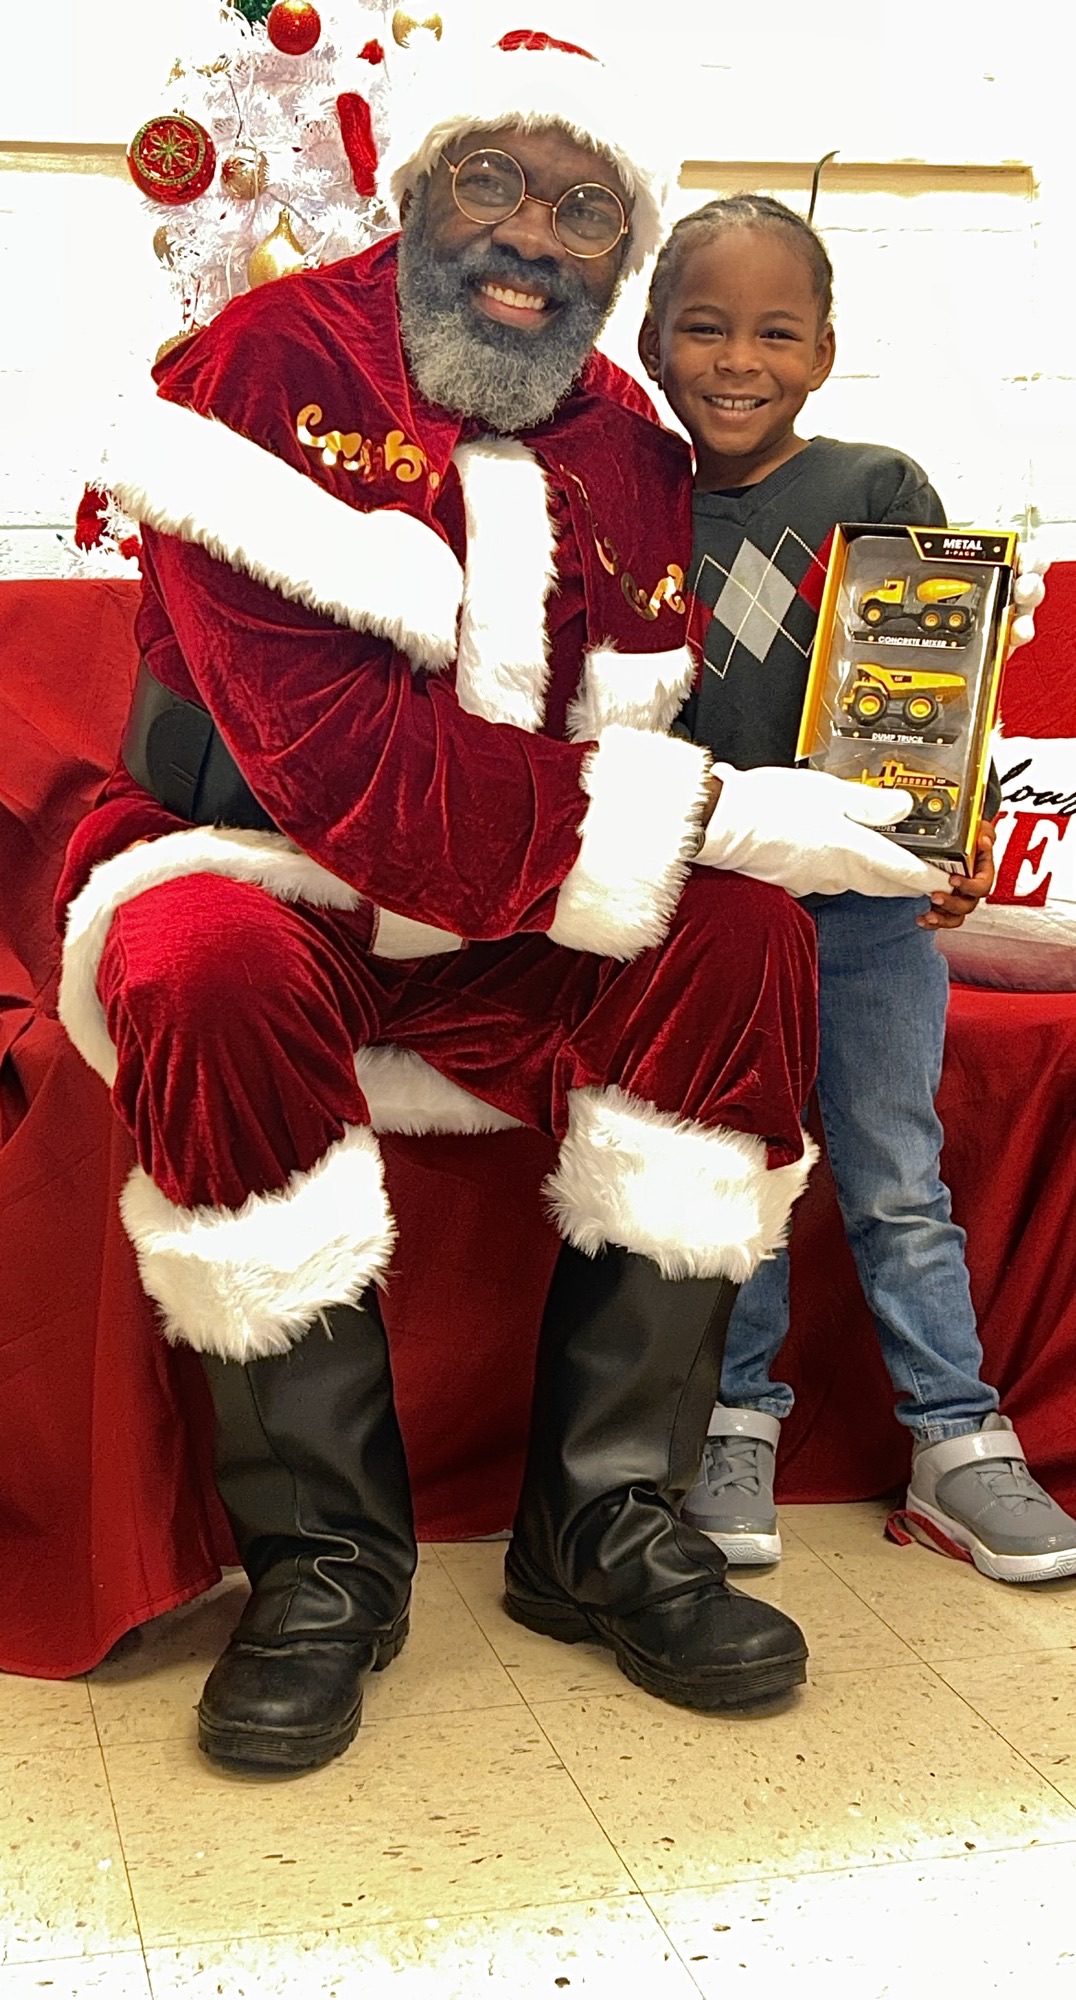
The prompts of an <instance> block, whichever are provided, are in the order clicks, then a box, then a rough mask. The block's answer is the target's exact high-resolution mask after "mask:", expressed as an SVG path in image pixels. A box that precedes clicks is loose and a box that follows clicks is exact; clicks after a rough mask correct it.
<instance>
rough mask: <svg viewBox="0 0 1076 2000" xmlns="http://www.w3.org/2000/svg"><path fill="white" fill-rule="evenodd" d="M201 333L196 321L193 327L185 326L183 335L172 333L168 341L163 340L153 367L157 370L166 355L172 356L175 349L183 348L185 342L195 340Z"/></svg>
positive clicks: (154, 358) (155, 356)
mask: <svg viewBox="0 0 1076 2000" xmlns="http://www.w3.org/2000/svg"><path fill="white" fill-rule="evenodd" d="M201 331H202V329H201V327H200V326H199V324H198V321H197V320H195V321H194V322H193V324H192V325H191V326H185V327H184V328H183V331H182V333H170V334H169V336H168V339H167V340H162V342H161V344H160V346H159V348H158V349H157V352H156V354H155V355H154V357H153V366H154V367H155V368H156V366H157V363H158V361H163V360H164V357H165V355H166V354H171V352H172V349H173V347H182V345H183V342H184V341H185V340H193V339H194V336H195V334H196V333H201Z"/></svg>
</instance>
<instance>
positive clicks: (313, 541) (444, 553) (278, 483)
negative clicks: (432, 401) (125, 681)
mask: <svg viewBox="0 0 1076 2000" xmlns="http://www.w3.org/2000/svg"><path fill="white" fill-rule="evenodd" d="M103 478H104V481H105V483H106V484H107V485H108V487H109V489H110V490H111V492H113V493H114V494H115V496H116V498H117V500H118V501H119V502H120V505H121V506H122V507H123V508H125V510H126V512H127V513H128V514H130V515H131V516H132V518H133V519H134V520H136V521H142V522H145V523H146V524H147V526H149V527H151V528H157V529H159V530H160V531H161V532H162V533H163V534H168V535H177V536H178V537H179V538H180V540H181V541H184V542H196V543H198V544H199V546H200V547H201V548H203V549H205V550H207V552H208V553H209V554H210V555H211V556H216V557H217V558H218V559H219V560H220V561H221V562H226V563H228V564H230V566H231V568H232V569H237V570H242V571H243V572H244V573H245V574H246V575H247V576H251V577H253V578H254V579H255V581H256V582H258V583H264V584H267V585H268V586H269V588H270V590H275V591H277V592H278V593H279V595H280V596H281V597H286V598H290V599H291V600H292V601H293V602H295V603H296V604H305V605H308V606H309V608H310V609H311V610H312V611H320V612H324V613H325V615H326V616H327V617H329V618H331V619H333V621H334V622H335V623H336V624H337V625H344V626H349V627H350V628H351V629H352V630H353V631H356V632H373V633H375V634H376V635H377V637H378V638H382V639H390V640H391V641H392V643H393V645H394V646H398V647H399V648H400V650H401V652H404V653H406V654H407V655H408V658H409V659H410V660H411V661H412V662H413V663H414V664H415V665H416V666H422V667H430V668H437V667H445V666H447V665H448V663H449V661H450V660H451V659H452V657H453V654H454V653H455V650H456V614H457V612H458V610H459V604H460V596H461V593H462V587H463V575H462V572H461V569H460V565H459V563H458V562H457V560H456V557H455V556H454V555H453V553H452V550H451V549H450V548H449V547H448V545H447V543H446V542H443V541H442V540H441V538H440V536H439V535H437V534H435V533H434V531H433V529H432V528H428V527H427V526H426V525H425V523H424V522H422V521H419V520H416V519H415V517H414V516H413V515H411V514H407V513H404V512H403V511H402V510H401V509H399V508H395V507H391V508H377V509H374V510H372V511H371V512H369V513H363V512H362V511H361V509H359V508H357V507H350V506H348V505H347V503H346V502H345V501H343V500H337V499H335V498H334V496H333V495H332V494H331V493H327V492H326V490H325V488H324V487H323V486H319V485H318V483H317V480H316V479H314V478H313V477H311V476H308V475H307V474H305V473H302V472H297V471H296V470H295V469H294V467H292V466H290V465H286V464H285V463H284V461H283V459H279V458H276V457H275V456H274V455H273V453H272V452H271V451H265V450H263V449H262V447H261V446H260V445H256V444H254V443H252V441H251V440H250V439H249V438H245V437H242V436H240V434H239V433H238V432H237V431H232V430H229V429H228V427H227V425H225V424H221V423H217V422H216V421H214V420H213V419H212V418H209V417H200V416H198V415H197V414H196V413H195V412H194V411H193V410H188V409H185V408H184V407H183V406H182V405H181V404H178V403H169V402H167V401H166V400H165V399H164V398H163V397H160V396H158V397H156V398H153V399H150V398H146V399H145V400H144V401H143V400H141V399H140V400H138V401H137V402H136V403H135V404H133V405H132V406H130V407H127V406H125V407H124V410H123V412H122V414H121V416H120V418H119V419H118V421H117V423H116V426H115V429H114V432H113V435H112V438H111V440H110V442H109V446H108V450H107V453H106V457H105V464H104V471H103Z"/></svg>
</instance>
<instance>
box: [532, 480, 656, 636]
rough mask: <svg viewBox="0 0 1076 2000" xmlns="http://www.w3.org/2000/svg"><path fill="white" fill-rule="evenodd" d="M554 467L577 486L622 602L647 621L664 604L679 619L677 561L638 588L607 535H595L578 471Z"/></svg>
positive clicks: (592, 525) (604, 564) (596, 545)
mask: <svg viewBox="0 0 1076 2000" xmlns="http://www.w3.org/2000/svg"><path fill="white" fill-rule="evenodd" d="M557 469H558V471H559V472H560V474H561V476H562V478H564V479H570V480H571V482H572V484H573V486H575V487H576V488H577V489H578V492H579V497H580V499H581V500H582V502H583V505H584V507H585V508H586V510H587V519H588V521H589V522H590V532H591V537H592V540H593V542H594V548H595V551H596V553H597V557H598V561H599V562H600V563H601V566H602V568H603V569H604V570H606V571H607V572H608V574H609V575H610V576H619V578H620V588H621V590H622V591H623V593H624V598H625V601H626V602H627V603H628V604H630V605H631V608H632V610H633V611H635V612H637V613H638V615H639V617H640V618H646V619H648V620H649V619H653V618H656V617H657V615H658V612H659V611H660V610H661V607H662V605H663V604H664V605H667V606H668V609H669V610H670V611H673V612H675V613H676V615H677V617H678V618H682V617H683V615H684V611H685V609H686V606H685V604H684V599H683V597H682V595H681V592H682V591H683V587H684V572H683V570H682V569H681V568H680V565H679V563H674V562H671V563H667V564H666V566H665V574H664V576H662V577H659V579H658V581H657V583H656V584H655V586H654V589H653V590H651V591H647V590H645V589H640V587H639V585H638V584H637V583H636V581H635V578H634V577H633V576H632V574H631V571H630V570H627V569H625V568H624V566H623V563H622V562H621V559H620V555H619V553H618V551H617V550H616V549H615V548H614V546H613V544H612V542H611V541H610V540H609V537H608V535H599V533H598V524H597V522H596V520H595V519H594V509H593V507H592V506H591V504H590V494H589V493H588V492H587V489H586V487H585V486H584V484H583V482H582V480H581V479H580V477H579V475H578V473H575V472H569V470H568V468H567V466H566V465H561V466H558V468H557Z"/></svg>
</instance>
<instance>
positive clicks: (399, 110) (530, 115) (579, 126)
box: [379, 28, 677, 272]
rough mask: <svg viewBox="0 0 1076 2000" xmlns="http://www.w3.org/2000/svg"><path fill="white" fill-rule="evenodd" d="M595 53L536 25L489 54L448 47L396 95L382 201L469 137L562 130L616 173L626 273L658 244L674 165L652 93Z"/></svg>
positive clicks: (391, 200)
mask: <svg viewBox="0 0 1076 2000" xmlns="http://www.w3.org/2000/svg"><path fill="white" fill-rule="evenodd" d="M633 82H634V79H627V78H625V77H624V76H622V75H619V74H618V73H616V72H614V71H613V70H611V69H609V68H607V66H606V65H605V64H604V63H602V62H599V61H598V59H597V57H596V56H593V55H591V54H590V52H589V50H587V49H582V48H579V47H577V46H576V45H575V44H574V43H572V42H559V41H555V40H554V39H553V38H552V36H550V35H546V34H543V33H540V32H538V31H536V30H534V29H530V28H526V29H515V30H514V31H513V32H512V33H511V34H508V35H504V36H503V37H502V38H501V40H500V41H499V42H498V43H497V44H496V45H495V47H493V48H492V49H485V50H480V51H477V52H476V51H475V50H474V49H473V46H472V47H471V48H469V49H467V50H466V52H464V51H462V50H457V51H450V50H449V49H448V48H445V47H442V48H441V49H439V50H438V51H437V54H436V56H432V55H431V56H430V57H429V59H427V60H426V61H424V62H423V63H422V64H421V67H420V68H419V69H418V71H417V74H415V75H414V76H412V77H409V78H408V79H407V81H406V83H402V80H397V84H396V88H395V89H394V92H393V100H394V101H393V115H392V126H393V130H392V138H391V140H390V142H389V145H388V147H387V149H386V152H385V156H384V159H383V160H382V163H381V171H380V177H379V178H380V186H381V193H382V197H383V199H384V200H385V202H386V203H387V204H389V205H391V206H394V207H395V209H396V210H397V211H398V210H399V206H400V203H401V202H402V200H403V197H404V195H405V194H407V193H408V192H409V191H410V190H411V189H412V188H413V187H414V186H415V184H416V182H417V181H419V180H420V179H421V178H422V176H423V174H428V173H430V172H431V171H432V169H433V168H434V167H435V166H436V164H437V161H438V159H439V157H440V155H441V153H442V152H443V151H444V149H445V147H446V146H448V145H450V144H451V143H452V141H453V140H454V139H458V138H462V137H463V136H464V134H465V133H467V132H473V131H475V130H478V129H484V130H494V131H495V130H497V128H498V127H500V126H505V125H517V126H519V127H520V128H521V129H522V130H524V131H529V132H533V131H540V130H541V129H543V128H544V127H548V126H558V127H560V129H561V130H562V131H565V132H568V133H569V134H570V135H571V137H572V138H573V139H575V140H577V141H578V143H579V144H580V145H581V146H588V147H590V148H591V149H592V150H593V151H595V152H597V153H600V154H601V155H602V156H603V158H605V159H607V160H609V161H610V162H611V163H612V165H613V166H614V167H615V168H616V170H617V173H618V174H619V176H620V179H621V181H622V182H623V184H624V187H625V188H626V190H627V192H628V196H629V199H630V206H631V210H632V213H631V227H630V231H629V235H628V252H627V258H626V260H625V266H624V268H625V271H629V272H630V271H637V270H639V269H640V267H641V266H642V264H643V263H644V262H645V260H646V258H647V257H648V256H649V255H650V253H651V252H652V251H654V250H656V249H657V247H658V244H659V243H660V242H661V238H662V234H663V228H662V211H663V208H664V204H665V201H666V198H667V195H668V191H669V187H670V185H671V182H672V180H673V179H674V177H675V174H676V171H677V167H676V164H675V163H674V160H673V150H672V147H671V144H670V143H669V142H668V141H666V139H665V135H664V133H663V131H662V129H661V126H662V120H661V115H660V108H659V107H660V100H659V99H658V98H657V96H656V93H654V92H651V91H646V90H645V89H643V88H642V87H641V80H640V87H639V88H638V89H634V88H633V87H632V84H633Z"/></svg>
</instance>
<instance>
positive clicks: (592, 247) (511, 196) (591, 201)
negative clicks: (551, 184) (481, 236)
mask: <svg viewBox="0 0 1076 2000" xmlns="http://www.w3.org/2000/svg"><path fill="white" fill-rule="evenodd" d="M445 165H446V167H447V168H448V171H449V173H450V174H451V176H452V195H453V199H454V201H455V203H456V207H457V208H458V209H459V212H460V214H461V215H465V216H466V217H467V220H468V222H480V223H484V224H485V226H486V228H487V229H495V228H496V226H497V224H498V223H499V222H507V221H508V218H509V216H511V215H516V214H517V213H518V211H519V210H520V209H521V208H522V206H523V204H524V202H525V201H533V202H534V203H535V205H536V207H538V208H548V209H549V211H550V220H551V223H552V227H553V234H554V236H555V237H556V239H557V242H558V243H559V244H560V245H561V246H562V248H563V249H565V250H567V252H568V255H569V256H570V257H605V256H607V255H608V253H609V251H610V250H615V248H616V246H617V244H618V243H619V242H620V239H621V237H622V236H626V235H627V233H628V216H627V211H626V209H625V207H624V204H623V202H622V201H621V199H620V196H619V195H618V194H614V192H613V190H612V188H608V187H605V186H603V184H602V182H601V181H581V182H580V184H579V186H578V187H570V188H566V189H565V192H564V193H563V194H562V195H561V197H560V200H559V201H543V200H542V199H541V197H540V196H539V195H536V194H530V193H529V192H528V189H527V182H526V178H525V176H524V173H523V169H522V167H521V166H520V164H519V161H518V160H514V159H513V158H512V155H511V153H499V152H496V151H491V150H490V148H489V147H483V149H482V150H481V151H480V152H477V153H468V155H467V157H466V159H464V160H460V161H459V163H458V165H454V164H453V162H452V161H451V160H446V161H445Z"/></svg>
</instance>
